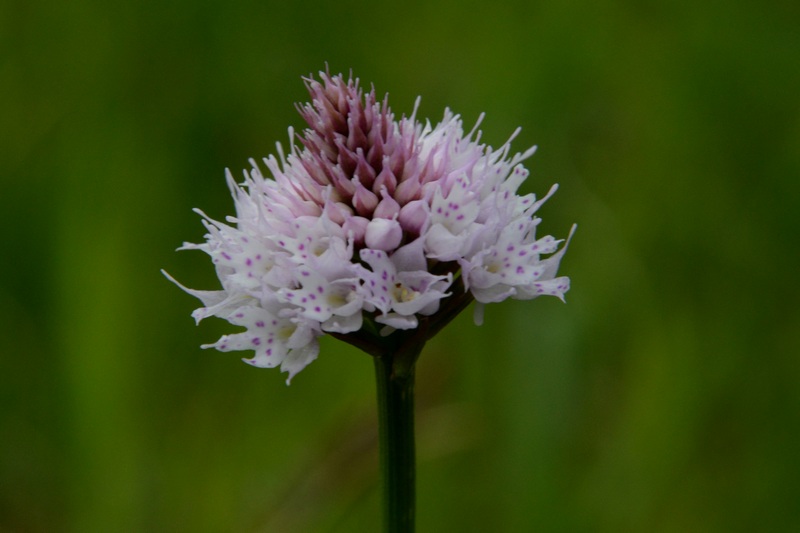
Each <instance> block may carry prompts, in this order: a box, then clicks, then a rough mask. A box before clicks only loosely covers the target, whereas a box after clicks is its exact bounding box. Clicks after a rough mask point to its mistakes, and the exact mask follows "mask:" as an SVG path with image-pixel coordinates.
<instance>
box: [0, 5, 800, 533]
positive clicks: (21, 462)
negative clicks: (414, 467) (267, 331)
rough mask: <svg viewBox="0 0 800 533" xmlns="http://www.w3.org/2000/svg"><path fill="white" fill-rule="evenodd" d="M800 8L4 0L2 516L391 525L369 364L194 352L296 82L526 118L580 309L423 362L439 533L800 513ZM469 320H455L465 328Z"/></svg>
mask: <svg viewBox="0 0 800 533" xmlns="http://www.w3.org/2000/svg"><path fill="white" fill-rule="evenodd" d="M798 23H800V9H798V6H797V4H796V3H792V2H783V1H778V0H775V1H772V2H769V3H767V4H759V5H755V4H748V3H744V2H721V1H719V0H712V1H710V2H703V3H688V2H678V1H667V2H661V3H658V4H646V3H639V2H612V1H606V2H599V3H598V2H562V3H550V4H544V3H535V2H534V3H529V2H521V1H519V2H503V3H500V4H497V3H494V4H490V3H484V2H473V1H467V2H454V1H451V0H438V1H433V2H411V3H405V4H399V3H395V4H386V5H379V4H367V3H360V2H355V1H352V0H350V1H345V2H338V3H333V4H310V3H309V4H306V3H296V4H289V3H278V2H261V3H256V2H241V3H238V4H229V3H222V2H200V3H197V2H182V1H178V2H172V3H161V2H153V1H144V2H113V3H101V2H90V1H78V2H71V3H65V4H45V3H44V2H37V1H34V2H20V1H12V2H7V3H5V4H4V5H3V7H2V8H1V9H0V96H2V98H0V124H2V127H1V128H0V202H2V209H0V224H2V228H4V232H3V240H2V245H3V246H2V248H3V260H2V262H1V263H0V268H1V269H2V270H0V274H1V275H0V280H2V281H0V328H2V330H0V333H2V335H0V338H2V341H0V342H1V343H2V344H0V346H2V348H0V349H1V350H2V357H0V397H1V398H2V402H1V403H0V433H1V434H2V436H3V437H2V439H0V530H3V531H15V532H16V531H19V532H28V531H30V532H38V531H48V532H49V531H76V532H91V531H103V532H105V531H197V532H203V531H209V532H216V531H281V532H289V533H290V532H292V531H303V532H305V531H319V532H323V531H324V532H340V531H341V532H350V531H374V530H375V527H376V526H375V525H376V524H377V523H378V520H379V517H378V514H377V513H378V509H377V507H378V505H377V494H376V479H375V475H376V472H375V465H374V463H375V460H374V459H375V458H374V454H375V449H374V444H375V443H374V438H375V432H374V420H373V417H374V414H373V385H372V367H371V362H370V361H369V360H368V358H367V356H364V355H362V354H359V353H358V352H356V351H354V350H351V349H350V348H348V347H346V346H342V345H339V344H337V343H336V342H332V341H331V342H326V343H325V344H324V346H323V352H322V355H321V357H320V359H319V360H318V361H316V362H315V363H314V364H313V365H311V366H310V367H309V368H308V369H306V370H305V371H304V372H303V373H302V374H301V375H300V376H298V378H297V379H296V380H295V382H294V384H293V385H292V386H291V387H290V388H286V387H285V386H284V385H283V379H284V376H281V375H279V374H278V373H277V372H270V371H264V372H261V371H256V370H253V369H252V368H250V367H247V366H246V365H243V364H241V363H240V362H239V361H238V358H237V357H235V356H231V355H230V354H228V355H225V354H219V353H215V352H209V351H201V350H199V348H198V346H199V345H200V344H201V343H203V342H209V341H212V340H214V339H215V338H216V336H218V335H219V334H221V333H222V332H225V331H227V330H228V327H226V326H225V325H224V324H222V323H213V322H208V323H204V324H203V325H202V326H201V327H200V328H195V327H194V326H193V324H192V322H191V319H190V318H189V312H190V311H191V309H193V308H194V306H195V305H196V302H195V301H193V299H192V298H191V297H189V296H186V295H184V294H182V293H181V292H180V291H178V290H177V289H175V288H174V287H172V286H170V285H169V284H168V283H167V282H166V281H165V280H164V279H163V278H162V277H161V276H160V274H159V272H158V270H159V269H160V268H162V267H163V268H166V269H167V270H169V271H170V272H171V273H173V274H174V275H176V276H177V277H179V278H180V279H181V280H184V281H185V282H186V284H187V285H189V286H192V287H201V288H211V287H213V286H214V283H215V280H214V276H213V271H212V268H211V265H210V263H209V262H208V261H207V260H206V258H205V256H202V255H201V254H191V253H188V252H187V253H182V254H174V253H173V250H174V248H175V247H177V246H178V245H179V244H180V243H181V242H183V241H184V240H188V241H195V242H196V241H198V240H200V239H201V238H202V234H203V230H202V227H201V225H200V223H199V220H198V217H196V216H195V215H194V214H192V213H191V211H190V210H191V208H193V207H201V208H203V209H204V210H205V211H206V212H208V213H209V214H210V215H211V216H213V217H216V218H220V217H223V216H225V215H226V214H227V213H229V212H230V211H231V201H230V199H229V196H228V194H227V189H226V187H225V183H224V180H223V169H224V168H225V167H230V168H231V169H233V170H234V171H235V173H236V172H238V169H240V168H242V167H245V166H247V158H248V157H260V156H263V155H267V154H269V153H272V152H273V151H274V148H273V147H274V142H275V141H279V140H280V141H285V139H286V128H287V127H288V126H289V125H293V126H295V127H300V126H301V123H300V119H299V117H298V116H297V115H296V113H295V111H294V109H293V107H292V104H293V103H294V102H297V101H304V99H305V94H304V90H303V87H302V84H301V82H300V79H299V78H300V76H301V75H306V74H308V73H310V72H316V71H317V70H319V69H321V68H324V64H325V62H326V61H327V62H328V63H329V64H330V66H331V70H333V71H334V72H338V71H347V70H349V69H350V68H353V70H354V72H355V74H356V75H357V76H359V77H360V78H361V79H362V81H363V82H364V83H365V84H369V83H374V84H375V86H376V88H377V90H378V92H379V93H380V94H383V93H384V92H386V91H388V92H390V95H391V103H392V106H393V109H394V110H395V112H396V113H398V114H401V113H408V112H410V111H411V109H412V106H413V102H414V99H415V98H416V96H417V95H419V94H421V95H422V96H423V100H422V106H421V108H420V115H421V116H423V117H430V118H431V119H432V120H437V119H438V118H439V117H440V116H441V112H442V109H443V108H444V107H445V106H450V107H452V108H453V109H455V110H456V111H457V112H459V113H461V114H462V115H463V116H464V117H465V120H466V122H467V123H468V124H469V123H470V122H471V121H473V120H474V119H475V118H477V116H478V114H479V113H480V112H482V111H485V112H486V113H487V118H486V120H485V122H484V124H483V130H484V138H485V139H486V140H488V141H489V142H491V143H492V144H494V145H499V144H500V143H502V142H503V141H504V140H505V138H506V136H507V135H508V134H510V132H511V131H513V129H514V128H515V127H517V126H518V125H521V126H523V132H522V134H521V135H520V137H519V138H518V140H517V141H516V142H515V147H516V148H517V149H519V150H522V149H524V148H526V147H527V146H529V145H531V144H538V145H539V146H540V150H539V152H538V153H537V154H536V155H535V156H534V158H533V159H531V160H530V161H529V164H528V166H529V168H530V169H531V171H532V178H531V179H530V180H529V183H527V184H526V187H527V190H531V191H536V192H538V193H540V194H541V193H542V192H544V191H546V190H547V188H548V187H549V185H550V184H551V183H552V182H553V181H557V182H559V183H560V184H561V189H560V191H559V193H558V194H557V195H556V197H554V198H553V199H552V200H551V201H550V202H548V204H547V205H546V206H545V208H544V211H543V218H544V226H545V228H544V229H545V230H546V231H549V232H552V233H554V234H555V235H557V236H563V235H565V234H566V232H567V230H568V228H569V225H570V224H571V223H572V222H573V221H576V222H578V223H579V225H580V228H579V231H578V234H577V235H576V238H575V240H574V241H573V244H572V247H571V249H570V252H569V253H568V254H567V256H566V258H565V260H564V263H563V272H565V273H566V274H568V275H570V276H571V277H572V279H573V290H572V292H570V293H569V295H568V305H566V306H564V305H562V304H560V303H559V302H557V301H546V300H542V301H536V302H506V303H504V304H502V305H497V306H490V307H489V308H488V309H487V323H486V324H485V326H483V327H481V328H476V327H474V326H473V325H472V324H471V317H470V316H463V317H460V318H459V320H458V321H457V323H455V324H453V325H452V326H451V327H449V329H448V330H446V331H445V332H443V334H442V335H441V337H440V338H438V339H436V340H435V341H434V342H432V343H431V345H430V346H429V347H428V349H427V351H426V353H425V354H424V356H423V359H422V360H421V363H420V368H419V376H420V377H419V379H420V384H419V386H418V389H419V394H420V408H419V413H418V419H419V448H420V449H419V455H420V464H419V478H420V488H419V491H420V503H419V506H420V509H419V525H420V527H419V529H420V531H465V530H466V531H482V530H492V531H497V530H499V531H533V530H536V531H614V532H619V531H665V532H666V531H676V532H677V531H681V532H683V531H703V532H710V531H725V532H729V531H756V530H757V531H792V530H796V529H799V528H800V507H798V506H797V498H798V496H799V495H800V481H798V480H800V467H798V461H797V457H796V455H797V450H798V449H800V425H799V423H800V416H798V413H800V409H798V408H800V393H799V392H798V391H799V390H800V387H798V383H799V382H800V360H799V359H798V356H799V355H800V311H798V309H799V308H798V305H797V301H798V296H800V294H798V293H799V292H800V285H798V283H797V282H796V280H795V277H796V273H797V272H798V271H799V270H800V268H799V267H800V257H799V256H800V252H798V247H797V243H798V242H800V217H798V215H797V209H798V205H799V202H798V200H800V180H798V178H799V177H800V172H799V171H800V109H799V108H800V100H798V98H797V95H798V94H800V70H798V69H797V58H798V57H800V33H798V32H797V28H798ZM468 314H469V313H467V315H468Z"/></svg>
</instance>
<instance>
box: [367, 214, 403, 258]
mask: <svg viewBox="0 0 800 533" xmlns="http://www.w3.org/2000/svg"><path fill="white" fill-rule="evenodd" d="M402 240H403V228H401V227H400V224H399V223H398V222H397V221H396V220H389V219H386V218H375V219H372V220H370V221H369V224H367V233H366V236H365V242H366V244H367V248H372V249H373V250H383V251H384V252H388V251H390V250H394V249H395V248H397V247H398V246H400V241H402Z"/></svg>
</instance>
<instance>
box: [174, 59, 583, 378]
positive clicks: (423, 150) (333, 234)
mask: <svg viewBox="0 0 800 533" xmlns="http://www.w3.org/2000/svg"><path fill="white" fill-rule="evenodd" d="M320 78H321V81H317V80H314V79H312V78H307V79H305V84H306V87H307V89H308V91H309V93H310V95H311V102H310V103H307V104H304V105H298V106H297V108H298V111H299V112H300V114H301V115H302V117H303V118H304V119H305V121H306V123H307V124H308V128H306V129H305V130H304V131H303V132H302V134H301V135H295V133H294V131H293V130H292V129H291V128H290V130H289V136H290V146H289V153H288V155H285V154H284V152H283V150H282V148H281V146H280V145H278V157H277V158H276V157H275V156H269V157H267V158H265V159H264V160H263V162H264V166H266V168H267V169H268V170H269V172H270V177H265V176H264V175H263V174H262V172H261V170H260V168H259V166H258V164H257V163H256V161H254V160H252V159H251V160H250V164H251V167H252V168H251V169H250V170H249V171H245V172H244V180H243V182H242V183H236V182H235V181H234V179H233V177H232V176H231V174H230V172H227V176H228V184H229V187H230V189H231V192H232V195H233V199H234V203H235V206H236V216H235V217H229V218H228V219H227V222H228V223H222V222H218V221H215V220H212V219H210V218H208V217H207V216H205V215H204V214H203V213H202V212H200V211H198V213H200V214H201V216H203V219H204V220H203V223H204V224H205V226H206V229H207V230H208V233H207V234H206V236H205V242H203V243H201V244H188V243H187V244H184V245H183V246H182V247H181V249H197V250H202V251H204V252H206V253H207V254H208V255H209V256H211V259H212V261H213V263H214V265H215V266H216V270H217V274H218V276H219V279H220V282H221V284H222V289H221V290H218V291H197V290H193V289H188V288H186V287H183V286H182V285H180V284H179V286H180V287H181V288H183V289H184V290H185V291H187V292H188V293H189V294H192V295H194V296H196V297H197V298H199V299H200V300H201V301H202V303H203V307H201V308H200V309H198V310H196V311H195V312H194V314H193V316H194V317H195V319H196V320H197V321H198V322H199V321H200V320H202V319H203V318H206V317H208V316H217V317H220V318H223V319H226V320H228V321H229V322H230V323H232V324H234V325H236V326H242V327H244V328H245V331H243V332H241V333H235V334H232V335H225V336H223V337H222V338H221V339H220V340H218V341H217V342H216V343H214V344H210V345H206V346H204V347H213V348H217V349H218V350H221V351H229V350H253V351H254V356H253V357H252V358H250V359H247V360H246V361H247V362H248V363H250V364H252V365H254V366H259V367H275V366H278V365H280V366H281V369H282V370H284V371H286V372H288V373H289V380H291V378H292V377H293V376H294V375H295V374H296V373H297V372H299V371H300V370H301V369H302V368H304V367H305V366H306V365H307V364H308V363H310V362H311V361H313V360H314V359H315V358H316V357H317V354H318V352H319V345H318V338H319V337H320V336H321V335H324V334H331V335H334V336H337V337H338V338H341V339H343V340H346V341H348V342H352V343H353V344H355V345H357V346H360V347H362V348H364V349H366V350H367V351H370V352H371V353H374V352H377V351H379V349H380V346H381V344H380V343H381V340H380V339H381V336H384V337H385V336H392V335H400V337H398V338H402V339H408V338H409V336H413V335H415V333H414V332H415V331H417V330H419V331H421V333H420V335H422V336H423V337H425V338H423V339H421V342H424V340H426V339H427V336H429V335H432V334H433V333H435V332H436V331H438V330H439V329H441V327H443V326H444V324H445V323H446V322H448V321H449V320H451V319H452V318H453V316H455V314H457V312H458V311H460V310H461V309H463V308H464V307H465V306H466V305H467V304H468V303H469V302H470V301H472V300H473V299H474V300H475V301H476V302H477V304H476V321H477V322H480V317H481V316H482V311H481V310H482V306H483V305H484V304H486V303H493V302H499V301H502V300H504V299H506V298H517V299H531V298H535V297H537V296H539V295H543V294H547V295H553V296H556V297H558V298H561V299H562V300H563V297H564V293H566V292H567V290H568V289H569V278H566V277H557V270H558V264H559V261H560V260H561V257H562V255H563V254H564V252H565V250H566V246H567V244H566V243H563V241H562V240H557V239H555V238H554V237H551V236H549V235H548V236H544V237H537V236H536V228H537V226H538V224H539V222H540V219H539V218H537V217H536V216H535V214H536V212H537V210H538V209H539V207H540V206H541V205H542V203H544V202H545V201H546V200H547V199H548V198H549V197H550V196H551V195H552V194H553V193H554V192H555V190H556V186H553V187H552V188H551V189H550V191H549V192H548V194H547V195H545V196H544V197H543V198H540V199H537V198H536V196H535V195H533V194H528V195H523V196H520V195H518V194H517V190H518V188H519V186H520V184H521V183H522V182H523V181H524V180H525V178H526V177H527V175H528V171H527V170H526V169H525V167H524V166H522V161H523V160H524V159H526V158H528V157H529V156H531V155H532V154H533V152H534V149H533V148H531V149H529V150H527V151H526V152H523V153H518V154H514V155H510V149H511V148H510V143H511V141H512V140H513V138H514V136H516V132H515V134H514V135H513V136H512V137H511V139H509V140H508V141H507V142H506V143H505V144H503V145H502V146H501V147H500V148H499V149H496V150H495V149H492V148H491V147H489V146H487V145H485V144H482V143H481V142H480V132H479V131H478V130H477V127H478V125H477V124H476V126H475V127H474V128H473V129H472V131H470V132H469V133H466V134H465V133H464V131H463V129H462V123H461V119H460V117H459V116H458V115H454V114H453V113H452V112H450V111H449V110H445V113H444V118H443V119H442V121H441V122H440V123H438V124H437V125H435V126H432V125H431V124H430V123H429V122H426V123H425V124H422V123H420V122H419V121H417V119H416V106H415V109H414V112H413V113H412V114H411V116H409V117H405V116H404V117H402V118H400V119H399V120H397V119H395V116H394V114H393V113H392V111H391V109H390V108H389V105H388V101H387V99H386V98H384V99H383V100H382V101H378V100H377V99H376V97H375V90H374V88H373V89H371V90H370V91H369V92H365V91H364V90H363V89H362V88H361V87H360V85H359V81H358V79H355V80H353V79H352V78H350V79H347V80H345V78H344V77H343V76H342V75H338V76H331V75H330V74H328V73H327V72H321V73H320ZM481 118H482V117H481ZM479 123H480V119H479V121H478V124H479ZM296 141H297V142H296ZM573 230H574V227H573ZM570 235H571V234H570ZM562 243H563V244H562ZM170 279H171V280H172V281H175V280H174V279H172V278H171V277H170ZM175 283H177V282H175ZM423 325H424V328H423ZM378 330H379V333H377V332H378ZM422 330H424V331H422ZM419 341H420V339H416V342H419ZM289 380H287V382H288V381H289Z"/></svg>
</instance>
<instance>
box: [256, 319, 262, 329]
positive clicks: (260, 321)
mask: <svg viewBox="0 0 800 533" xmlns="http://www.w3.org/2000/svg"><path fill="white" fill-rule="evenodd" d="M256 327H257V328H263V327H264V321H263V320H259V321H258V322H256Z"/></svg>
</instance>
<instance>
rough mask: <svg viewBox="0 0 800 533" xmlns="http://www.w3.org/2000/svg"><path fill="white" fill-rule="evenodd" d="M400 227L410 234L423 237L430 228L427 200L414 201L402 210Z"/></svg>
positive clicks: (399, 218)
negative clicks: (423, 233)
mask: <svg viewBox="0 0 800 533" xmlns="http://www.w3.org/2000/svg"><path fill="white" fill-rule="evenodd" d="M398 220H399V221H400V225H401V226H402V227H403V229H404V230H406V231H407V232H409V233H412V234H414V235H421V234H422V232H424V231H425V230H426V229H427V228H428V224H429V221H430V213H429V211H428V204H427V202H425V200H414V201H413V202H409V203H407V204H406V205H404V206H403V208H402V209H400V216H399V217H398Z"/></svg>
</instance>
